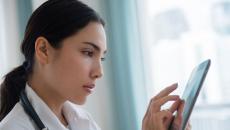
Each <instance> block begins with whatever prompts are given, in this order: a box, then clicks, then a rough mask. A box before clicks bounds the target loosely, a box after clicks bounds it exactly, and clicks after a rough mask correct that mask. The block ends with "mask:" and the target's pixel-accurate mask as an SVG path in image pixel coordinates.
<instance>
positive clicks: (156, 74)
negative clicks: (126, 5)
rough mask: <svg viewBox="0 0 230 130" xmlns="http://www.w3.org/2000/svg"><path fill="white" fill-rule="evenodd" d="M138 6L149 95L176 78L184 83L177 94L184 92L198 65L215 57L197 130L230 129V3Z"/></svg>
mask: <svg viewBox="0 0 230 130" xmlns="http://www.w3.org/2000/svg"><path fill="white" fill-rule="evenodd" d="M138 5H139V7H138V8H139V13H140V15H139V17H140V19H141V20H140V23H141V25H140V27H141V32H142V33H141V34H142V42H143V43H144V44H143V50H144V51H143V53H144V55H148V57H145V61H146V62H145V63H146V64H149V65H146V66H147V68H148V70H147V71H146V72H147V73H146V74H148V77H150V78H148V81H146V82H147V83H148V87H147V92H148V97H149V99H150V98H151V97H152V96H153V95H155V94H156V93H158V92H159V90H161V89H163V87H165V86H167V85H170V84H172V83H174V82H178V83H179V89H178V90H177V91H176V92H175V93H177V94H182V92H183V89H184V86H185V85H186V82H187V80H188V78H189V75H190V73H191V71H192V69H193V68H194V67H195V65H197V64H198V63H200V62H201V61H203V60H205V59H208V58H210V59H211V60H212V64H211V67H210V71H209V73H208V75H207V78H206V81H205V84H204V86H203V88H202V91H201V93H200V96H199V98H198V101H197V103H196V107H195V110H194V111H193V114H192V117H191V122H192V125H193V128H194V129H196V130H205V129H209V130H215V129H217V128H219V129H220V128H221V129H229V126H227V122H229V121H230V110H228V109H229V108H230V85H229V84H230V79H229V76H230V67H229V66H230V60H229V56H230V2H227V1H226V2H223V1H212V0H205V1H199V0H186V1H184V0H176V1H171V0H160V1H159V0H144V2H143V1H139V4H138ZM150 86H151V87H150ZM153 92H154V93H153ZM207 124H209V125H207ZM210 124H213V125H210ZM220 126H221V127H220Z"/></svg>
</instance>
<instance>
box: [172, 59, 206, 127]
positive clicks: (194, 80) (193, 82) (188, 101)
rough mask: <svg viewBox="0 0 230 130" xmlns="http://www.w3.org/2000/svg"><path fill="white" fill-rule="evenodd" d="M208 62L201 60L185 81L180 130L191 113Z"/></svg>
mask: <svg viewBox="0 0 230 130" xmlns="http://www.w3.org/2000/svg"><path fill="white" fill-rule="evenodd" d="M210 64H211V60H210V59H208V60H205V61H203V62H202V63H200V64H199V65H198V66H196V67H195V68H194V69H193V71H192V73H191V75H190V77H189V80H188V82H187V85H186V87H185V90H184V93H183V96H182V99H183V100H184V101H185V106H184V110H183V113H182V116H183V120H182V124H181V129H180V130H184V129H185V128H186V125H187V122H188V120H189V117H190V115H191V113H192V110H193V106H194V104H195V102H196V99H197V97H198V95H199V92H200V89H201V87H202V84H203V82H204V79H205V77H206V75H207V72H208V70H209V66H210ZM173 123H174V121H172V123H171V126H170V130H172V126H173Z"/></svg>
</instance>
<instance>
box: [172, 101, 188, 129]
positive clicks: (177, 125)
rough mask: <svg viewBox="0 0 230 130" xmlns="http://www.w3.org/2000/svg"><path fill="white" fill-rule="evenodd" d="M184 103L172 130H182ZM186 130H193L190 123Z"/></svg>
mask: <svg viewBox="0 0 230 130" xmlns="http://www.w3.org/2000/svg"><path fill="white" fill-rule="evenodd" d="M184 104H185V103H184V101H181V103H180V105H179V107H178V110H177V114H176V116H175V119H174V121H173V124H172V129H171V130H181V127H182V126H181V124H182V113H183V110H184ZM185 130H191V124H190V122H188V124H187V126H186V128H185Z"/></svg>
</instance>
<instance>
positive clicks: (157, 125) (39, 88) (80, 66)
mask: <svg viewBox="0 0 230 130" xmlns="http://www.w3.org/2000/svg"><path fill="white" fill-rule="evenodd" d="M103 26H104V22H103V20H102V19H101V18H100V17H99V16H98V15H97V14H96V13H95V11H94V10H92V9H91V8H89V7H88V6H87V5H85V4H83V3H81V2H79V1H77V0H49V1H47V2H45V3H44V4H42V5H41V6H40V7H39V8H38V9H37V10H36V11H35V12H34V13H33V14H32V16H31V17H30V19H29V22H28V24H27V27H26V31H25V36H24V40H23V42H22V46H21V51H22V53H23V54H24V56H25V62H24V63H23V65H21V66H19V67H17V68H15V69H14V70H13V71H11V72H10V73H8V74H7V75H6V76H5V79H4V81H3V83H2V84H1V108H0V121H1V123H0V129H1V130H35V129H44V128H48V129H49V130H68V129H70V130H99V129H100V128H99V126H98V125H97V124H96V123H95V121H94V120H93V119H92V118H91V116H90V115H89V113H87V112H86V111H84V110H82V109H80V108H78V107H77V106H76V105H75V104H78V105H81V104H84V103H85V100H86V97H87V96H88V95H89V94H91V92H92V89H93V88H94V87H95V81H96V80H97V79H98V78H100V77H102V75H103V72H102V66H101V62H102V61H103V60H104V54H105V53H106V48H107V47H106V36H105V30H104V27H103ZM176 86H177V85H176V84H174V85H172V86H170V87H168V88H166V89H165V90H163V91H162V92H160V93H159V94H158V95H157V96H155V97H154V98H153V99H152V101H151V102H150V105H149V108H148V110H147V112H146V115H145V117H144V119H143V128H142V130H166V129H168V127H169V124H170V121H171V120H172V118H173V116H172V113H173V112H174V111H177V108H179V109H178V113H179V114H178V116H177V117H175V120H176V121H177V123H176V125H175V126H176V127H178V126H179V125H180V123H181V111H182V109H183V105H181V106H180V107H179V104H180V102H181V100H180V98H179V97H178V96H176V95H173V96H172V95H171V96H169V94H170V93H171V92H172V91H173V90H175V89H176ZM27 98H28V100H29V101H27ZM168 101H175V103H174V104H173V105H172V107H171V108H170V109H169V110H163V111H161V110H160V107H161V106H162V105H163V104H164V103H166V102H168ZM30 104H31V106H32V108H33V109H34V111H35V112H36V114H31V113H33V112H30V110H31V109H29V110H28V106H29V105H30ZM34 116H38V117H39V119H40V121H39V119H37V118H36V119H34V118H32V117H34ZM176 127H175V129H178V128H176Z"/></svg>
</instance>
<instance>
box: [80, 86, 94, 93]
mask: <svg viewBox="0 0 230 130" xmlns="http://www.w3.org/2000/svg"><path fill="white" fill-rule="evenodd" d="M83 88H84V89H85V90H86V92H88V93H92V92H93V89H94V88H95V84H89V85H83Z"/></svg>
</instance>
